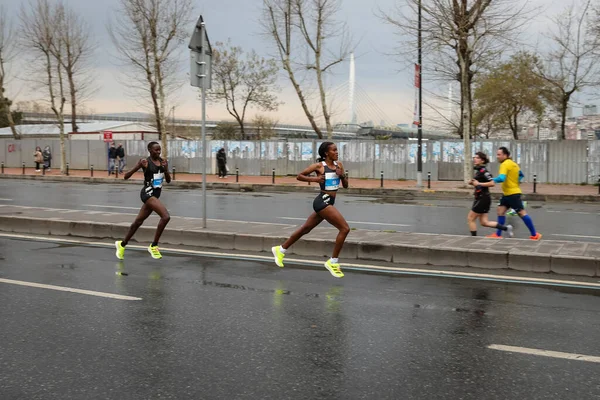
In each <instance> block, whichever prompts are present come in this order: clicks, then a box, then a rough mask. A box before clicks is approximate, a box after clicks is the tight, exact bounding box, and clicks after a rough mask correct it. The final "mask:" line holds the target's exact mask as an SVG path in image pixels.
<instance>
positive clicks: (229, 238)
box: [0, 205, 600, 277]
mask: <svg viewBox="0 0 600 400" xmlns="http://www.w3.org/2000/svg"><path fill="white" fill-rule="evenodd" d="M134 218H135V214H123V213H111V212H104V211H84V210H64V209H50V208H37V207H22V206H10V205H0V231H4V232H14V233H22V234H23V233H26V234H34V235H51V236H76V237H84V238H96V239H113V240H115V239H122V238H123V237H124V236H125V234H126V232H127V230H128V228H129V225H130V223H131V221H133V219H134ZM157 223H158V217H156V216H154V215H153V216H151V217H150V218H149V219H148V220H146V222H145V223H144V225H143V226H142V227H141V228H140V229H139V230H138V232H137V233H136V235H135V237H134V240H135V241H139V242H141V243H143V244H144V245H147V244H149V243H150V242H151V241H152V238H153V236H154V230H155V227H156V224H157ZM207 225H208V227H207V229H203V228H202V220H201V219H198V218H183V217H171V221H170V223H169V225H168V226H167V229H166V230H165V232H164V235H163V237H162V238H161V243H162V244H164V245H172V246H173V245H174V246H194V247H203V248H212V249H220V250H226V251H227V250H228V251H233V250H235V251H244V252H254V253H260V252H262V253H263V254H267V255H270V254H271V247H272V246H275V245H279V244H281V243H283V241H285V239H286V238H287V237H288V236H289V235H290V234H291V233H292V232H293V231H294V230H295V229H296V228H297V227H296V226H294V225H284V224H270V223H258V222H239V221H227V220H209V221H208V224H207ZM336 232H337V230H336V229H334V228H330V227H318V228H316V229H315V230H314V231H313V232H311V234H309V235H307V236H305V237H304V238H303V239H301V240H300V241H298V242H297V243H296V244H295V245H294V246H292V247H291V248H290V251H289V253H288V254H293V255H297V256H301V257H327V256H330V252H331V249H332V248H333V245H334V239H333V238H335V234H336ZM342 260H345V261H346V262H349V263H355V262H356V261H355V260H363V261H378V262H385V263H388V264H389V265H391V266H390V267H381V269H382V270H385V269H386V268H387V269H390V268H393V266H394V265H396V268H399V265H401V264H409V265H434V266H440V267H441V266H443V267H474V268H484V269H511V270H517V271H527V272H539V273H550V272H551V273H555V274H562V275H582V276H590V277H593V276H600V248H598V245H597V243H585V242H568V241H552V240H542V241H539V242H535V241H531V240H523V239H503V240H498V239H488V238H484V237H471V236H457V235H432V234H418V233H408V232H384V231H369V230H360V229H359V230H353V231H351V232H350V234H349V235H348V239H347V242H346V244H345V245H344V249H343V252H342ZM323 261H325V258H323ZM342 264H343V262H342Z"/></svg>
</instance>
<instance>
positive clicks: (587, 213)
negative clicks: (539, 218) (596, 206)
mask: <svg viewBox="0 0 600 400" xmlns="http://www.w3.org/2000/svg"><path fill="white" fill-rule="evenodd" d="M546 211H547V212H550V213H565V214H582V215H597V216H600V213H593V212H584V211H556V210H546Z"/></svg>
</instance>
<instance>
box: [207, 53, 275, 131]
mask: <svg viewBox="0 0 600 400" xmlns="http://www.w3.org/2000/svg"><path fill="white" fill-rule="evenodd" d="M243 56H244V51H243V50H242V48H241V47H237V46H232V45H231V42H228V43H226V44H225V43H222V42H217V43H216V45H215V46H214V47H213V61H212V62H213V63H212V73H213V77H214V83H213V86H214V87H213V89H212V90H211V91H210V92H209V96H210V97H211V98H212V99H213V100H216V101H224V102H225V106H226V108H227V112H228V113H229V114H230V115H231V116H232V117H234V118H235V120H236V121H237V122H238V124H239V125H240V129H241V133H242V136H243V135H244V134H245V129H244V120H245V118H246V111H247V109H248V107H253V106H254V107H256V108H258V109H261V110H265V111H276V110H277V108H278V107H279V103H278V102H277V97H276V96H275V95H274V94H273V93H272V92H274V91H278V90H279V88H278V87H277V85H276V82H277V71H278V70H279V67H278V66H277V63H276V62H275V60H267V59H264V58H262V57H259V56H258V54H256V52H255V51H254V50H253V51H252V52H250V53H249V54H247V55H246V57H243Z"/></svg>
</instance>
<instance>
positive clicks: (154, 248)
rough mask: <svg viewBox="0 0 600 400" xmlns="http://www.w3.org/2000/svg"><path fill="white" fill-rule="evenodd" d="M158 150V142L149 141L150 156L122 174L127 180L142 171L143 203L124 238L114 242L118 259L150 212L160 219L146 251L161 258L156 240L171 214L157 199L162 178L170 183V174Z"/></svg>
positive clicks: (159, 149)
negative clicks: (152, 239)
mask: <svg viewBox="0 0 600 400" xmlns="http://www.w3.org/2000/svg"><path fill="white" fill-rule="evenodd" d="M160 151H161V148H160V144H158V143H157V142H150V143H149V144H148V152H149V153H150V157H148V158H143V159H141V160H139V161H138V162H137V164H135V166H134V167H133V168H132V169H131V170H129V171H127V172H126V173H125V175H124V176H123V179H125V180H127V179H129V178H131V176H132V175H133V174H135V173H136V172H137V171H138V170H139V169H140V168H141V169H142V170H143V171H144V187H143V188H142V191H141V192H140V198H141V200H142V203H144V205H142V208H141V209H140V212H139V214H138V216H137V217H136V218H135V220H134V221H133V223H132V224H131V226H130V227H129V232H127V235H126V236H125V238H124V239H123V240H118V241H116V242H115V247H116V248H117V252H116V255H117V258H118V259H119V260H122V259H124V258H125V246H127V244H128V243H129V240H131V238H132V237H133V235H134V234H135V232H136V231H137V230H138V228H139V227H140V226H142V224H143V223H144V221H145V220H146V219H147V218H148V217H149V216H150V214H152V212H155V213H157V214H158V216H159V217H160V221H159V222H158V226H157V227H156V233H155V234H154V241H153V242H152V244H151V245H150V246H149V247H148V252H149V253H150V255H152V258H154V259H160V258H162V255H161V254H160V251H159V250H158V241H159V239H160V236H161V235H162V233H163V231H164V230H165V227H166V226H167V224H168V223H169V221H170V220H171V216H170V215H169V212H168V211H167V208H166V207H165V206H164V204H163V203H161V201H160V200H159V197H160V194H161V191H162V185H163V180H164V181H166V182H167V183H170V182H171V175H170V174H169V165H168V163H167V160H163V159H162V158H160Z"/></svg>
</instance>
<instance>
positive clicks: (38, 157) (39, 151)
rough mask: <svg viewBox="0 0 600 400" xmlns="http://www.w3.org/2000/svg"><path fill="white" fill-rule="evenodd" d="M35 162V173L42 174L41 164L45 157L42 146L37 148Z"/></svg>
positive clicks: (34, 156)
mask: <svg viewBox="0 0 600 400" xmlns="http://www.w3.org/2000/svg"><path fill="white" fill-rule="evenodd" d="M33 161H34V162H35V172H40V164H42V163H43V162H44V155H43V154H42V148H41V147H40V146H37V147H36V148H35V152H34V153H33Z"/></svg>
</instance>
